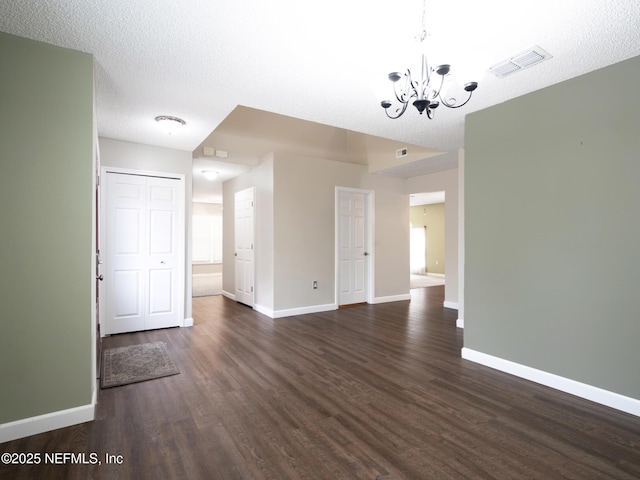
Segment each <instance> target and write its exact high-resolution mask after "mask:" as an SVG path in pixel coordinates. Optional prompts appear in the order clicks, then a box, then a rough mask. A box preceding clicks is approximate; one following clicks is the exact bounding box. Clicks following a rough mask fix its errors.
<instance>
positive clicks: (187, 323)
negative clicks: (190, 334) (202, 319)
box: [182, 318, 193, 327]
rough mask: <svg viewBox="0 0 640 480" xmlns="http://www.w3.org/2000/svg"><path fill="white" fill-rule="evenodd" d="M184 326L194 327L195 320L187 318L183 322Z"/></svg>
mask: <svg viewBox="0 0 640 480" xmlns="http://www.w3.org/2000/svg"><path fill="white" fill-rule="evenodd" d="M182 326H183V327H193V318H185V319H184V320H183V321H182Z"/></svg>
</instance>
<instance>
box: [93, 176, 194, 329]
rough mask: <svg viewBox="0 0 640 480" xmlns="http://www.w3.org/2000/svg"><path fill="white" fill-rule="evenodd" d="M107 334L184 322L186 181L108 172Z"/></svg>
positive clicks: (104, 326)
mask: <svg viewBox="0 0 640 480" xmlns="http://www.w3.org/2000/svg"><path fill="white" fill-rule="evenodd" d="M102 178H103V179H104V180H106V181H103V198H104V202H103V204H102V206H103V211H104V213H105V221H104V222H103V223H102V228H103V235H104V238H105V242H104V243H103V244H102V245H103V251H102V252H101V253H102V258H103V261H104V268H103V269H102V270H103V271H104V272H105V273H104V290H103V291H104V296H103V297H102V299H103V301H104V303H105V305H104V312H105V315H104V317H101V321H102V326H101V333H102V335H109V334H114V333H122V332H132V331H138V330H150V329H155V328H166V327H174V326H181V325H182V323H183V317H184V313H183V310H184V308H183V303H184V301H183V292H184V262H185V260H184V201H185V200H184V179H183V178H164V177H155V176H148V175H139V174H129V173H120V172H113V171H106V170H105V173H104V174H103V175H102Z"/></svg>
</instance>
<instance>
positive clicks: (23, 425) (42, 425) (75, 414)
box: [0, 393, 96, 443]
mask: <svg viewBox="0 0 640 480" xmlns="http://www.w3.org/2000/svg"><path fill="white" fill-rule="evenodd" d="M93 396H94V399H93V402H94V403H92V404H90V405H83V406H81V407H75V408H70V409H68V410H61V411H59V412H52V413H47V414H45V415H38V416H37V417H30V418H25V419H22V420H17V421H15V422H9V423H3V424H2V425H0V443H4V442H10V441H11V440H16V439H18V438H24V437H29V436H31V435H37V434H39V433H44V432H49V431H51V430H57V429H58V428H65V427H70V426H72V425H77V424H79V423H84V422H90V421H92V420H93V419H94V418H95V396H96V394H95V393H94V395H93Z"/></svg>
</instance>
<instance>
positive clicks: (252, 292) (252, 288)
mask: <svg viewBox="0 0 640 480" xmlns="http://www.w3.org/2000/svg"><path fill="white" fill-rule="evenodd" d="M251 293H253V285H252V286H251Z"/></svg>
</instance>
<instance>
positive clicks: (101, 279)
mask: <svg viewBox="0 0 640 480" xmlns="http://www.w3.org/2000/svg"><path fill="white" fill-rule="evenodd" d="M96 280H100V281H103V280H104V275H100V276H98V275H96Z"/></svg>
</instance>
